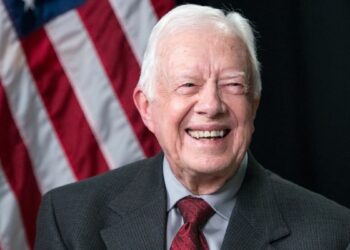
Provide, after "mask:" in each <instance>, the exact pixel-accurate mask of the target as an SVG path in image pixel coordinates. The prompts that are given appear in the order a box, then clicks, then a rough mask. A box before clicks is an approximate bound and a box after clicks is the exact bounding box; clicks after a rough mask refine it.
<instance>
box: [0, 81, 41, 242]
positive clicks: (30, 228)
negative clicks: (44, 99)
mask: <svg viewBox="0 0 350 250" xmlns="http://www.w3.org/2000/svg"><path fill="white" fill-rule="evenodd" d="M0 121H1V123H0V138H1V143H0V160H1V163H2V167H3V172H4V173H5V176H6V179H7V181H8V183H9V185H10V186H11V189H12V190H13V192H14V195H15V197H16V199H17V201H18V204H19V209H20V211H21V215H22V221H23V225H24V228H25V231H26V235H27V239H28V242H29V245H30V247H31V248H33V247H34V238H35V220H36V215H37V213H38V209H39V205H40V199H41V193H40V190H39V187H38V185H37V182H36V179H35V176H34V173H33V167H32V163H31V160H30V158H29V154H28V151H27V149H26V146H25V144H24V143H23V140H22V138H21V135H20V133H19V131H18V129H17V126H16V124H15V121H14V120H13V117H12V115H11V111H10V109H9V104H8V102H7V98H6V95H5V90H4V88H3V85H2V84H1V82H0Z"/></svg>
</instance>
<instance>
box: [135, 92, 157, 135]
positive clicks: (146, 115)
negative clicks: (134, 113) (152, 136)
mask: <svg viewBox="0 0 350 250" xmlns="http://www.w3.org/2000/svg"><path fill="white" fill-rule="evenodd" d="M133 99H134V103H135V106H136V108H137V110H138V111H139V113H140V115H141V118H142V121H143V123H144V124H145V125H146V127H147V128H148V129H149V130H150V131H151V132H152V133H153V132H154V123H153V119H152V109H151V101H150V100H149V99H148V98H147V96H146V95H145V93H144V92H143V91H142V90H141V89H140V88H139V87H136V88H135V90H134V94H133Z"/></svg>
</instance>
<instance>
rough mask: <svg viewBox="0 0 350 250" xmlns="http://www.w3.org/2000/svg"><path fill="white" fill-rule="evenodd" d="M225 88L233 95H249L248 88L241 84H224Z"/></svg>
mask: <svg viewBox="0 0 350 250" xmlns="http://www.w3.org/2000/svg"><path fill="white" fill-rule="evenodd" d="M223 86H224V88H225V90H227V92H229V93H231V94H235V95H242V94H246V93H247V86H246V85H245V84H242V83H239V82H230V83H226V84H223Z"/></svg>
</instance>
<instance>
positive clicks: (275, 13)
mask: <svg viewBox="0 0 350 250" xmlns="http://www.w3.org/2000/svg"><path fill="white" fill-rule="evenodd" d="M183 2H184V1H177V3H178V4H181V3H183ZM186 2H187V3H196V4H201V5H211V6H214V7H219V8H224V9H226V10H232V9H234V10H236V11H238V12H240V13H241V14H243V15H244V16H245V17H247V18H248V19H249V20H251V22H252V23H253V25H254V27H255V30H256V31H257V45H258V58H259V60H260V62H261V64H262V82H263V92H262V99H261V105H260V109H259V110H258V115H257V118H256V122H255V124H256V131H255V134H254V137H253V143H252V146H251V150H252V152H253V154H254V155H255V157H256V158H257V159H258V161H260V163H262V164H263V165H264V166H265V167H266V168H268V169H271V170H273V171H274V172H276V173H278V174H280V175H281V176H283V177H285V178H286V179H289V180H291V181H293V182H296V183H298V184H300V185H302V186H304V187H306V188H308V189H311V190H314V191H316V192H318V193H321V194H323V195H325V196H327V197H329V198H331V199H333V200H335V201H337V202H338V203H341V204H343V205H345V206H347V207H349V208H350V145H349V141H350V129H349V128H350V79H349V78H350V59H349V57H350V49H349V48H350V1H348V0H319V1H311V0H283V1H281V0H267V1H259V0H236V1H232V0H231V1H228V0H227V1H215V0H212V1H210V0H208V1H186Z"/></svg>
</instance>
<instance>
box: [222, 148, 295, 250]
mask: <svg viewBox="0 0 350 250" xmlns="http://www.w3.org/2000/svg"><path fill="white" fill-rule="evenodd" d="M288 234H289V229H288V227H287V225H286V223H285V222H284V220H283V217H282V214H281V211H280V209H279V207H278V205H277V202H276V200H275V196H274V192H273V188H272V186H271V180H270V178H269V174H268V172H267V171H266V170H264V169H263V168H262V167H261V166H260V165H259V164H258V163H257V162H256V161H255V159H254V158H253V156H252V155H251V154H249V162H248V170H247V174H246V177H245V179H244V182H243V184H242V187H241V190H240V191H239V193H238V196H237V203H236V206H235V209H234V211H233V213H232V215H231V218H230V221H229V225H228V228H227V231H226V234H225V238H224V242H223V245H222V249H232V248H234V249H242V250H244V249H273V247H272V246H271V245H270V243H271V242H273V241H275V240H278V239H280V238H282V237H286V236H287V235H288Z"/></svg>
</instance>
